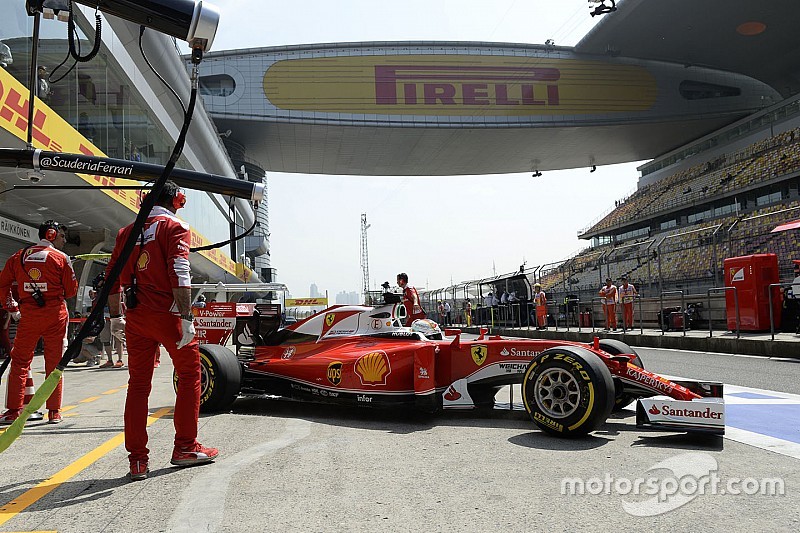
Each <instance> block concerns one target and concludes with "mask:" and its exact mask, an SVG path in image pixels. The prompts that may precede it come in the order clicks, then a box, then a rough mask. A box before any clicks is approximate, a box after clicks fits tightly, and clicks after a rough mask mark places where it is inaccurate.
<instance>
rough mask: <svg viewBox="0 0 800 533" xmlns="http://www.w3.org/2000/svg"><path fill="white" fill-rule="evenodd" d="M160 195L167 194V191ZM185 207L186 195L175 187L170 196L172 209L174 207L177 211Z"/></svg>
mask: <svg viewBox="0 0 800 533" xmlns="http://www.w3.org/2000/svg"><path fill="white" fill-rule="evenodd" d="M148 194H150V193H148ZM162 194H169V190H165V191H164V192H163V193H162ZM185 205H186V193H185V192H183V189H181V188H179V187H176V188H175V193H174V195H173V196H172V207H174V208H175V210H176V211H177V210H178V209H180V208H182V207H184V206H185Z"/></svg>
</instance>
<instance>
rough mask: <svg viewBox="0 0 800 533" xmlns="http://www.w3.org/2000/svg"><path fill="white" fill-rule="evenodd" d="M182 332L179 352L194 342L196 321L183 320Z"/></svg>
mask: <svg viewBox="0 0 800 533" xmlns="http://www.w3.org/2000/svg"><path fill="white" fill-rule="evenodd" d="M181 331H183V337H181V340H180V341H179V342H178V349H179V350H180V349H181V348H183V347H184V346H186V345H187V344H189V343H190V342H192V341H193V340H194V335H195V331H194V321H193V320H185V319H183V318H181Z"/></svg>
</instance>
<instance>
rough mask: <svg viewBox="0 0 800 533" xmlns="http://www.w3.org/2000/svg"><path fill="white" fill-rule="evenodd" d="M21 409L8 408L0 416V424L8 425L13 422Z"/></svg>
mask: <svg viewBox="0 0 800 533" xmlns="http://www.w3.org/2000/svg"><path fill="white" fill-rule="evenodd" d="M21 412H22V409H9V410H8V411H6V412H5V413H3V415H2V416H0V426H8V425H11V424H13V423H14V420H16V419H17V418H19V414H20V413H21Z"/></svg>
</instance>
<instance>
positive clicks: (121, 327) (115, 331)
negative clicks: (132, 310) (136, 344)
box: [111, 316, 125, 342]
mask: <svg viewBox="0 0 800 533" xmlns="http://www.w3.org/2000/svg"><path fill="white" fill-rule="evenodd" d="M111 336H112V337H116V338H117V339H119V340H120V341H121V342H125V317H122V316H118V317H116V318H112V319H111Z"/></svg>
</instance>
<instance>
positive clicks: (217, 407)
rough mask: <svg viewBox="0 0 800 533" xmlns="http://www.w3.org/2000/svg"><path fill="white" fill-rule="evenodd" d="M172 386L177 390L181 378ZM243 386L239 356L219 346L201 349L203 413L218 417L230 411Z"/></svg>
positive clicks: (174, 375)
mask: <svg viewBox="0 0 800 533" xmlns="http://www.w3.org/2000/svg"><path fill="white" fill-rule="evenodd" d="M172 378H173V379H172V382H173V386H174V387H175V391H176V392H177V390H178V375H177V374H176V373H175V372H174V371H173V374H172ZM241 386H242V365H241V364H240V363H239V360H238V359H236V355H234V353H233V352H232V351H230V350H229V349H227V348H225V347H224V346H220V345H218V344H201V345H200V412H201V413H218V412H220V411H227V410H228V409H230V407H231V405H232V404H233V402H234V400H236V398H237V397H238V396H239V390H240V388H241Z"/></svg>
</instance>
